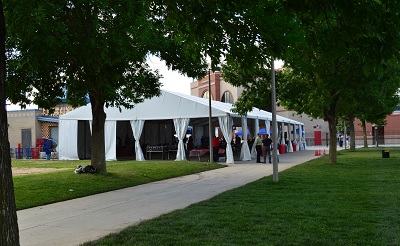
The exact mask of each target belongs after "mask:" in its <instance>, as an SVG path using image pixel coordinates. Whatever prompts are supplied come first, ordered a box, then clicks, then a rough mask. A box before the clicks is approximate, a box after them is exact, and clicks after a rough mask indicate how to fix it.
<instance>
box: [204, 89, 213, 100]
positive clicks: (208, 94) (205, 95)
mask: <svg viewBox="0 0 400 246" xmlns="http://www.w3.org/2000/svg"><path fill="white" fill-rule="evenodd" d="M209 97H210V92H209V91H205V92H204V93H203V98H209ZM211 99H212V94H211Z"/></svg>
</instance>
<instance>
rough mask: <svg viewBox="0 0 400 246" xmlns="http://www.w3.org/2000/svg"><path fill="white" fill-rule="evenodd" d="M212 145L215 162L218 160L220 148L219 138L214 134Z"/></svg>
mask: <svg viewBox="0 0 400 246" xmlns="http://www.w3.org/2000/svg"><path fill="white" fill-rule="evenodd" d="M211 143H212V147H213V158H214V162H217V161H218V150H219V139H218V138H217V137H216V136H214V137H213V138H212V142H211Z"/></svg>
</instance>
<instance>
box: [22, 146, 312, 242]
mask: <svg viewBox="0 0 400 246" xmlns="http://www.w3.org/2000/svg"><path fill="white" fill-rule="evenodd" d="M314 151H315V150H314V149H312V148H310V149H308V150H306V151H300V152H293V153H287V154H283V155H280V156H279V159H280V163H279V171H282V170H285V169H288V168H290V167H292V166H295V165H297V164H300V163H304V162H306V161H308V160H311V159H314V158H317V157H318V156H314ZM269 175H272V165H271V164H256V163H255V160H252V161H248V162H238V163H235V164H233V165H229V166H228V167H225V168H220V169H218V170H212V171H207V172H202V173H198V174H193V175H188V176H184V177H179V178H173V179H168V180H164V181H159V182H154V183H150V184H145V185H140V186H135V187H131V188H126V189H121V190H117V191H111V192H107V193H102V194H98V195H93V196H88V197H83V198H78V199H74V200H70V201H65V202H59V203H55V204H50V205H46V206H40V207H35V208H31V209H25V210H21V211H18V224H19V229H20V243H21V245H22V246H26V245H40V246H43V245H68V246H70V245H79V244H80V243H83V242H86V241H91V240H95V239H98V238H101V237H103V236H106V235H108V234H110V233H113V232H118V231H120V230H122V229H124V228H126V227H127V226H129V225H134V224H137V223H139V222H141V221H143V220H148V219H152V218H154V217H157V216H159V215H161V214H165V213H168V212H171V211H174V210H176V209H181V208H185V207H187V206H189V205H190V204H193V203H197V202H200V201H203V200H206V199H209V198H212V197H214V196H215V195H217V194H220V193H222V192H224V191H227V190H231V189H234V188H237V187H240V186H243V185H245V184H247V183H250V182H252V181H255V180H258V179H260V178H262V177H264V176H269ZM271 179H272V176H271Z"/></svg>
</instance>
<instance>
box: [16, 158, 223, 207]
mask: <svg viewBox="0 0 400 246" xmlns="http://www.w3.org/2000/svg"><path fill="white" fill-rule="evenodd" d="M89 164H90V161H58V160H50V161H46V160H24V159H22V160H21V159H18V160H15V159H13V160H12V167H17V168H18V167H19V168H23V167H25V168H26V167H27V168H32V167H36V168H67V169H66V170H61V171H56V172H49V173H41V174H29V175H22V176H14V177H13V180H14V191H15V199H16V206H17V209H18V210H20V209H25V208H30V207H36V206H40V205H44V204H49V203H54V202H59V201H65V200H69V199H73V198H78V197H83V196H88V195H93V194H97V193H102V192H106V191H111V190H116V189H121V188H126V187H131V186H135V185H140V184H145V183H150V182H154V181H158V180H162V179H168V178H173V177H178V176H183V175H188V174H192V173H198V172H202V171H206V170H211V169H216V168H220V167H223V165H220V164H217V163H208V162H195V161H143V162H137V161H112V162H107V171H108V174H107V175H105V176H104V175H100V174H76V173H74V170H75V168H76V167H77V166H78V165H82V166H86V165H89Z"/></svg>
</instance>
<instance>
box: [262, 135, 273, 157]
mask: <svg viewBox="0 0 400 246" xmlns="http://www.w3.org/2000/svg"><path fill="white" fill-rule="evenodd" d="M271 144H272V140H271V139H270V138H269V135H268V134H266V135H265V138H264V139H263V140H262V146H263V150H264V163H267V155H268V160H269V163H271Z"/></svg>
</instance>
